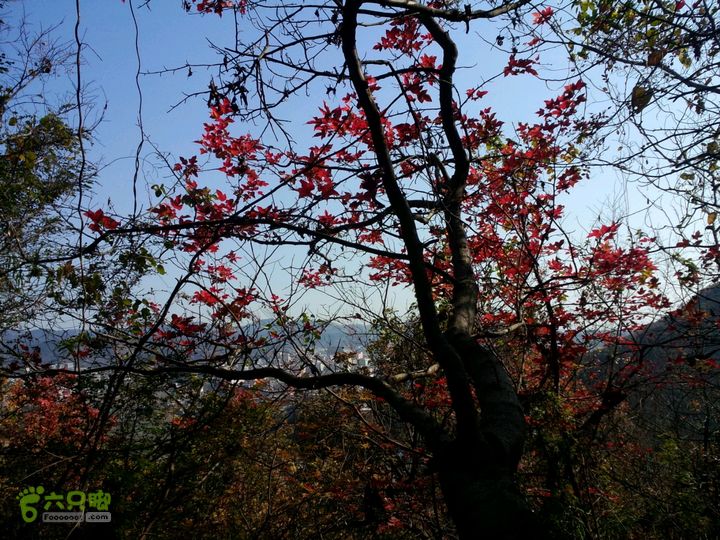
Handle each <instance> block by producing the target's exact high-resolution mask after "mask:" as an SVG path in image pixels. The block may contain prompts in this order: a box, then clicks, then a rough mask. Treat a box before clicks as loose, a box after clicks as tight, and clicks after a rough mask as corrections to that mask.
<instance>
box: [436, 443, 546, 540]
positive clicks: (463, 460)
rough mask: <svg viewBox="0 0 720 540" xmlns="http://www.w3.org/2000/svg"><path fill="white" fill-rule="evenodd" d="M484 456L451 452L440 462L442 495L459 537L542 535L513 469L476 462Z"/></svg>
mask: <svg viewBox="0 0 720 540" xmlns="http://www.w3.org/2000/svg"><path fill="white" fill-rule="evenodd" d="M462 454H465V455H464V456H463V455H462ZM485 459H486V458H484V457H483V456H481V455H475V456H472V455H467V453H465V452H452V453H450V454H449V455H447V456H445V457H443V459H442V463H439V466H438V473H439V476H440V485H441V488H442V492H443V497H444V499H445V503H446V504H447V506H448V511H449V513H450V517H451V518H452V520H453V522H454V523H455V526H456V528H457V532H458V536H459V537H460V538H461V539H462V540H480V539H488V540H510V539H525V538H533V539H537V538H544V537H545V535H544V534H542V533H541V531H540V530H538V528H537V527H536V526H535V521H536V520H535V516H534V515H533V513H532V512H531V511H530V508H529V507H528V505H527V503H526V502H525V499H524V497H523V496H522V495H521V493H520V492H519V490H518V488H517V485H516V483H515V478H514V471H512V470H508V469H507V468H505V467H502V466H497V465H495V466H493V464H492V463H487V464H478V463H477V462H478V461H485Z"/></svg>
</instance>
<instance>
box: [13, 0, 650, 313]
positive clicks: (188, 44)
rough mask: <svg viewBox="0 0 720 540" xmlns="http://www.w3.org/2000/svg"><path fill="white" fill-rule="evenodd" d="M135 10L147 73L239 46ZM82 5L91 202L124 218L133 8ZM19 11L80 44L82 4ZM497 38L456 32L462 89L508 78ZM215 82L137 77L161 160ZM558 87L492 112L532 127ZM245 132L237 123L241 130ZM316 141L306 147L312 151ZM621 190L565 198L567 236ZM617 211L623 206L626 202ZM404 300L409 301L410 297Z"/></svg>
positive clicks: (598, 178)
mask: <svg viewBox="0 0 720 540" xmlns="http://www.w3.org/2000/svg"><path fill="white" fill-rule="evenodd" d="M138 4H142V2H141V1H140V0H134V7H135V15H136V17H137V21H138V28H139V43H140V55H141V71H143V72H156V71H159V70H162V69H164V68H174V67H179V66H183V65H185V64H186V63H190V64H202V63H203V62H212V61H217V56H215V53H213V52H212V51H211V50H210V49H209V47H208V39H209V38H210V39H212V40H213V42H215V43H217V44H220V45H226V44H229V43H232V42H233V40H234V24H233V21H232V19H231V18H230V17H224V18H222V19H220V18H218V17H217V16H214V15H209V16H201V15H197V14H192V15H189V14H187V13H185V12H184V11H183V10H182V9H181V6H180V2H179V1H168V0H153V1H152V2H151V3H150V9H148V8H142V7H139V6H138ZM80 6H81V36H82V40H83V42H84V43H85V44H86V48H85V50H84V55H83V60H84V62H83V65H82V78H83V81H84V84H85V85H87V89H88V96H89V99H90V100H92V101H93V102H94V103H95V105H96V107H97V109H98V110H102V109H103V108H104V107H105V106H106V108H105V109H104V113H103V121H102V123H100V125H99V126H98V128H97V129H96V131H95V133H94V135H95V141H96V142H95V143H94V145H93V147H92V149H91V151H90V159H91V160H92V161H93V162H96V163H101V164H103V165H104V168H103V169H102V171H101V174H100V176H99V178H98V181H97V184H96V187H95V188H94V194H95V195H94V202H95V203H96V204H97V205H98V206H101V207H104V206H106V204H107V200H108V199H110V200H112V202H113V206H114V208H115V209H116V210H117V211H118V213H121V214H122V213H123V212H127V211H128V210H129V209H131V208H132V197H131V193H132V177H133V171H134V159H135V151H136V147H137V145H138V142H139V137H140V136H139V130H138V125H137V118H138V104H139V96H138V92H137V89H136V87H135V72H136V70H137V59H136V56H135V28H134V25H133V19H132V14H131V4H130V3H129V2H125V3H123V2H121V0H81V3H80ZM13 9H15V10H16V12H19V11H21V10H24V11H25V16H26V18H27V20H28V21H29V23H30V24H31V25H32V26H33V27H34V28H36V29H40V28H41V27H45V28H46V27H48V26H51V25H55V24H59V25H60V26H59V27H58V29H57V30H56V35H58V37H59V38H60V39H62V40H67V41H70V42H72V40H73V39H74V37H73V27H74V24H75V2H74V1H72V0H29V1H25V2H16V3H15V4H14V7H13ZM241 32H244V33H247V35H252V34H251V32H254V31H253V30H251V29H249V28H242V29H241ZM496 35H497V29H496V28H494V27H493V26H492V25H489V24H488V23H486V22H482V23H479V24H477V25H473V27H472V28H471V32H470V33H469V34H467V35H465V34H462V33H458V34H457V36H458V37H459V42H458V45H459V49H460V60H459V62H458V63H459V65H461V66H466V67H468V69H467V70H462V71H461V72H460V73H459V75H458V77H457V82H458V86H459V87H460V89H461V90H462V89H464V88H467V87H470V86H475V85H477V84H478V82H480V81H479V79H478V77H483V76H486V75H488V74H495V73H497V72H498V71H501V69H502V67H503V66H504V65H505V63H506V62H507V54H506V53H500V52H497V51H495V52H494V51H493V49H492V47H491V45H490V44H488V42H489V43H492V42H494V40H495V36H496ZM553 58H554V57H553V55H552V54H550V55H546V56H544V57H543V61H544V62H546V63H548V62H552V61H553ZM561 75H562V74H561ZM71 77H74V75H72V74H67V75H64V76H61V77H60V78H58V79H57V80H56V81H55V84H56V85H57V90H58V91H59V92H67V91H68V89H70V88H72V84H73V80H72V79H71ZM208 81H209V73H208V72H207V71H204V70H203V69H200V68H193V75H192V77H188V76H187V71H186V70H181V71H179V72H177V73H175V74H170V73H166V74H163V75H142V76H141V78H140V85H141V88H142V94H143V125H144V129H145V132H146V135H147V137H148V138H149V140H150V141H152V143H154V144H155V145H156V146H157V147H158V148H159V149H160V150H161V151H162V152H164V153H168V154H169V160H170V162H171V163H173V162H175V160H176V159H177V157H178V156H180V155H184V156H188V155H192V154H194V153H196V151H197V146H196V145H195V144H194V143H193V141H194V140H196V139H197V138H198V137H199V135H200V133H201V130H202V123H203V122H204V121H205V120H206V118H207V109H206V106H205V103H204V100H203V99H202V98H197V97H196V98H192V99H190V100H189V101H188V102H186V103H184V104H180V105H179V106H178V107H177V108H175V109H172V110H170V109H171V108H172V107H173V106H174V105H176V104H178V102H180V101H181V100H182V99H183V96H184V95H185V94H187V93H192V92H196V91H203V90H205V89H206V88H207V84H208ZM561 88H562V84H560V83H558V84H557V85H556V86H555V87H548V86H547V85H546V83H543V82H541V81H539V80H537V79H534V78H532V77H530V76H523V77H508V78H507V79H504V78H502V77H501V78H500V79H498V80H497V81H495V82H494V83H493V85H492V86H491V87H490V88H489V89H490V91H491V92H490V94H489V95H488V96H487V98H486V99H487V104H488V105H490V106H492V107H493V108H494V109H495V110H496V111H497V112H498V117H499V118H500V119H502V120H504V121H505V122H506V123H507V124H508V125H512V124H514V123H517V122H518V121H526V122H527V121H532V120H533V118H534V114H533V112H534V111H536V110H537V109H538V107H539V106H540V105H541V104H542V102H543V100H544V99H547V98H549V97H552V96H554V95H556V94H557V93H558V91H559V90H560V89H561ZM51 91H52V89H51ZM323 97H325V96H324V95H322V96H318V99H317V100H315V101H312V100H309V101H305V102H303V101H302V98H301V100H300V103H303V106H300V107H298V106H297V103H298V102H294V103H293V108H291V109H287V110H285V112H284V114H285V115H286V118H288V119H290V120H293V122H295V126H296V127H297V130H298V131H301V130H307V129H308V128H307V126H306V121H307V119H308V118H309V117H310V116H311V115H312V114H313V113H314V111H315V106H316V105H318V106H319V104H320V103H321V101H322V98H323ZM305 104H307V106H304V105H305ZM295 126H294V127H295ZM245 127H246V126H241V125H239V124H236V129H237V130H238V132H239V131H241V130H243V129H245ZM247 127H249V128H251V126H247ZM316 141H317V139H315V140H312V141H311V140H308V143H309V144H314V143H315V142H316ZM157 164H158V160H157V158H155V157H154V156H153V149H152V147H151V146H150V145H149V144H146V145H145V147H144V150H143V167H142V172H141V175H140V179H141V180H140V182H139V186H140V191H139V204H140V206H141V207H147V205H148V201H149V200H151V197H150V195H149V189H148V188H147V186H150V185H151V184H154V183H162V182H163V180H168V179H169V178H171V177H170V175H169V173H168V172H167V171H166V170H163V169H162V168H159V167H156V165H157ZM621 186H622V182H620V181H619V179H618V178H617V177H616V176H615V175H612V174H606V173H603V174H596V175H594V176H593V177H592V178H591V179H590V180H589V181H587V182H586V183H584V184H581V185H579V186H578V187H577V188H576V190H575V191H574V192H573V194H572V197H571V198H568V200H567V204H568V207H569V208H568V210H569V212H568V213H569V215H568V220H567V224H568V228H569V230H570V231H573V230H575V231H578V232H579V234H580V237H581V238H582V236H584V233H583V230H585V231H587V230H588V229H590V228H591V227H592V226H593V225H594V224H595V221H596V219H597V216H598V215H599V214H600V213H601V211H602V210H603V208H604V207H605V202H606V201H607V200H612V199H613V197H614V196H615V195H614V194H617V193H618V192H620V193H621V192H622V187H621ZM621 194H622V193H621ZM634 197H636V196H634ZM621 198H622V197H621ZM620 206H623V203H622V202H621V204H620ZM400 296H401V297H402V298H405V299H407V296H406V295H404V294H401V295H400ZM403 303H404V302H403Z"/></svg>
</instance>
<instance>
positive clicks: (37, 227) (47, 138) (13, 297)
mask: <svg viewBox="0 0 720 540" xmlns="http://www.w3.org/2000/svg"><path fill="white" fill-rule="evenodd" d="M0 9H2V10H3V17H4V16H5V15H10V16H11V18H12V16H13V15H14V14H12V12H10V13H7V12H6V8H5V5H4V4H3V5H2V6H0ZM0 36H1V39H2V40H3V44H4V45H6V47H4V49H5V51H6V52H4V53H3V54H2V56H1V57H0V144H1V145H2V155H0V182H1V186H2V190H1V193H0V212H1V213H2V215H3V220H2V223H1V224H0V261H1V264H0V266H1V267H2V270H0V309H1V310H2V316H1V317H0V331H2V332H3V333H4V332H5V331H6V330H7V329H14V330H17V329H18V327H20V326H21V325H22V323H23V322H26V321H28V320H29V319H31V318H32V317H34V316H37V315H39V314H41V313H42V312H44V311H46V310H47V305H48V302H47V299H48V297H49V296H51V294H52V291H51V290H50V288H49V284H50V283H49V282H48V280H46V279H45V277H46V275H47V272H46V270H47V265H46V266H45V267H43V263H47V262H49V260H50V259H51V258H52V257H57V256H58V255H59V253H60V252H61V251H67V248H66V243H67V241H68V239H67V236H64V235H63V233H64V231H65V229H66V227H67V222H68V221H70V220H71V219H72V208H71V207H70V206H69V205H70V204H71V200H72V198H73V196H74V195H75V194H76V193H77V191H78V189H79V183H78V178H79V177H80V169H81V167H84V168H86V170H85V177H86V181H87V179H89V178H90V176H91V172H90V167H89V165H87V164H86V163H85V164H84V158H83V157H82V156H81V144H80V140H79V138H78V135H77V133H75V132H74V130H73V129H72V128H71V127H70V125H69V123H68V118H69V116H70V115H71V114H72V113H73V111H75V110H76V105H75V104H74V103H67V102H60V103H55V102H53V101H52V100H53V97H51V96H46V95H44V93H43V92H42V91H41V88H42V85H43V84H44V82H45V81H46V80H47V79H48V78H50V77H53V76H55V75H56V74H57V73H58V72H59V71H60V70H62V69H65V68H66V67H67V65H68V63H69V62H70V59H71V56H72V51H71V50H70V48H69V47H68V45H67V44H64V43H61V42H58V41H57V40H56V39H55V38H54V37H53V29H52V28H50V29H48V30H44V31H41V32H39V33H33V32H32V30H31V29H30V28H29V26H28V25H27V24H26V23H24V22H23V21H20V22H17V23H13V24H12V25H11V24H9V23H6V22H4V21H0ZM86 136H87V133H85V134H83V137H86ZM6 352H8V351H3V353H2V354H4V353H6Z"/></svg>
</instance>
